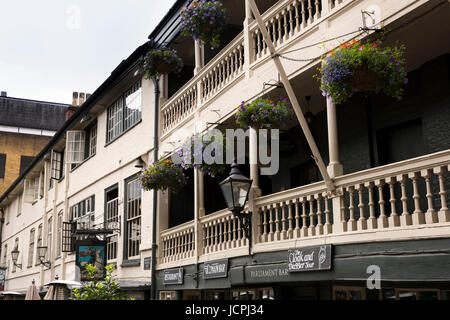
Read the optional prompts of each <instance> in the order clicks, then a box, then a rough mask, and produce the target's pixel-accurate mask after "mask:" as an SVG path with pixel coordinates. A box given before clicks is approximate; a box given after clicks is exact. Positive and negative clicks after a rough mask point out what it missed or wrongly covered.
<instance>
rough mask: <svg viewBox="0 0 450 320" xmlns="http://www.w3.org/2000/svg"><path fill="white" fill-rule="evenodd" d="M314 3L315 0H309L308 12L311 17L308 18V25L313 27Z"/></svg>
mask: <svg viewBox="0 0 450 320" xmlns="http://www.w3.org/2000/svg"><path fill="white" fill-rule="evenodd" d="M312 1H314V0H308V12H309V16H308V24H309V25H311V24H312V22H313V11H312V9H313V6H312Z"/></svg>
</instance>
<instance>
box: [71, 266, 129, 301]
mask: <svg viewBox="0 0 450 320" xmlns="http://www.w3.org/2000/svg"><path fill="white" fill-rule="evenodd" d="M96 268H97V267H96V266H93V265H91V264H88V265H87V266H86V269H87V271H88V273H89V276H88V277H89V282H88V283H86V284H85V285H84V287H83V288H82V289H74V290H73V291H72V300H134V298H131V299H129V298H127V296H126V294H125V293H124V292H123V291H122V290H121V289H120V287H119V283H118V282H117V281H116V280H113V275H112V273H113V271H114V268H115V267H114V265H112V264H110V265H109V266H106V267H105V269H106V277H105V280H103V281H100V280H98V279H96V277H95V272H96Z"/></svg>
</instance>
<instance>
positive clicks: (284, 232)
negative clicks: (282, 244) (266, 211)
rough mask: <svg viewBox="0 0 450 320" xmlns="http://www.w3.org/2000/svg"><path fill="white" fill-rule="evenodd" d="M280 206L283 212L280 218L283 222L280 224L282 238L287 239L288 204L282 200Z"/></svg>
mask: <svg viewBox="0 0 450 320" xmlns="http://www.w3.org/2000/svg"><path fill="white" fill-rule="evenodd" d="M279 206H280V214H281V220H280V222H281V226H280V229H281V232H280V234H281V240H285V239H286V221H287V220H286V205H285V203H284V202H280V204H279Z"/></svg>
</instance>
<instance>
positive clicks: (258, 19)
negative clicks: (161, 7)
mask: <svg viewBox="0 0 450 320" xmlns="http://www.w3.org/2000/svg"><path fill="white" fill-rule="evenodd" d="M246 1H247V4H248V5H249V6H250V8H251V11H252V12H253V15H254V16H255V19H256V22H257V24H258V27H259V29H260V30H261V33H262V35H263V37H264V40H265V42H266V44H267V47H268V48H269V51H270V54H271V56H272V58H273V61H274V63H275V66H276V68H277V69H278V73H279V74H280V80H281V82H282V83H283V85H284V88H285V90H286V92H287V95H288V97H289V100H290V101H291V103H292V107H293V108H294V111H295V114H296V115H297V119H298V121H299V122H300V126H301V128H302V130H303V133H304V134H305V137H306V140H307V141H308V144H309V147H310V149H311V152H312V154H313V158H314V160H315V161H316V164H317V166H318V167H319V170H320V173H321V174H322V177H323V179H324V181H325V184H326V186H327V189H328V191H329V192H333V191H334V190H335V188H336V187H335V185H334V182H333V180H332V179H331V178H330V175H329V174H328V171H327V168H326V166H325V163H324V162H323V159H322V156H321V155H320V152H319V149H318V148H317V145H316V142H315V141H314V137H313V136H312V134H311V131H310V130H309V126H308V123H307V122H306V119H305V117H304V116H303V112H302V109H301V108H300V104H299V102H298V99H297V96H296V95H295V93H294V89H293V88H292V85H291V83H290V82H289V79H288V77H287V74H286V71H285V70H284V67H283V65H282V64H281V60H280V57H279V56H278V55H277V52H276V50H275V46H274V45H273V43H272V40H271V39H270V36H269V33H268V32H267V29H266V27H265V25H264V22H263V19H262V18H261V14H260V13H259V10H258V7H257V6H256V3H255V1H254V0H246Z"/></svg>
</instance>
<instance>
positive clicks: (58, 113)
mask: <svg viewBox="0 0 450 320" xmlns="http://www.w3.org/2000/svg"><path fill="white" fill-rule="evenodd" d="M68 107H69V105H67V104H62V103H53V102H43V101H34V100H26V99H20V98H12V97H8V96H7V93H6V92H2V94H1V96H0V194H1V193H3V192H4V191H5V190H6V189H7V188H8V187H9V186H10V185H11V183H12V182H13V181H14V180H16V179H17V177H18V176H19V175H20V173H22V172H23V170H24V169H26V167H27V166H28V165H29V164H30V163H31V162H32V160H33V159H34V157H35V156H36V155H37V154H38V153H39V151H41V149H42V148H43V147H44V146H45V145H46V144H47V143H48V142H49V140H50V139H51V137H52V136H53V135H54V134H55V132H56V130H58V129H59V128H60V127H61V126H62V124H63V123H64V122H65V120H66V111H67V109H68Z"/></svg>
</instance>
